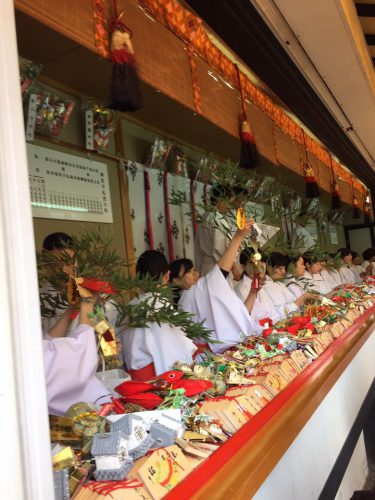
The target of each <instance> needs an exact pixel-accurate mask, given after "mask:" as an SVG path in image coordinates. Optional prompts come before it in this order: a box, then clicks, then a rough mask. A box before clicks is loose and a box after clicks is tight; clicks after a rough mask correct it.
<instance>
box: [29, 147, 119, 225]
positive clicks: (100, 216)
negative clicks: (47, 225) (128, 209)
mask: <svg viewBox="0 0 375 500" xmlns="http://www.w3.org/2000/svg"><path fill="white" fill-rule="evenodd" d="M27 156H28V165H29V183H30V197H31V205H32V211H33V217H41V218H45V219H71V220H76V221H88V222H104V223H112V222H113V217H112V204H111V193H110V188H109V181H108V172H107V165H106V164H105V163H101V162H98V161H93V160H89V159H87V158H81V157H80V156H75V155H71V154H67V153H62V152H60V151H55V150H52V149H48V148H44V147H41V146H35V145H34V144H28V145H27Z"/></svg>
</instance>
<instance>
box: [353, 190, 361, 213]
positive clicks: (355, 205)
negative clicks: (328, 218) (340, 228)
mask: <svg viewBox="0 0 375 500" xmlns="http://www.w3.org/2000/svg"><path fill="white" fill-rule="evenodd" d="M352 217H353V219H359V218H360V217H361V210H360V208H359V203H358V199H357V197H356V196H355V195H354V194H353V213H352Z"/></svg>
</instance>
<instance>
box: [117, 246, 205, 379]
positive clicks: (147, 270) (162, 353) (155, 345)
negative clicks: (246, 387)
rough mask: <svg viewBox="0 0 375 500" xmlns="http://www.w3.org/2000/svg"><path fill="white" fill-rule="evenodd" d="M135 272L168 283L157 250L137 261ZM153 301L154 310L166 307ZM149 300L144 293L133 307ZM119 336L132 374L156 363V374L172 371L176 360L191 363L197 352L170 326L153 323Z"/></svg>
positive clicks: (166, 273) (178, 329)
mask: <svg viewBox="0 0 375 500" xmlns="http://www.w3.org/2000/svg"><path fill="white" fill-rule="evenodd" d="M136 270H137V274H138V275H139V276H140V278H145V277H147V276H148V277H151V279H153V280H155V281H159V280H161V284H164V285H165V284H167V283H168V281H169V269H168V262H167V260H166V258H165V257H164V255H163V254H162V253H161V252H158V251H157V250H147V251H146V252H143V254H142V255H141V256H140V257H139V259H138V261H137V266H136ZM154 298H155V297H153V298H152V301H153V307H156V308H160V307H163V304H162V302H161V301H158V300H156V301H155V303H154ZM150 299H151V294H141V295H140V296H139V297H138V298H136V299H134V300H133V301H132V302H131V304H134V305H136V304H137V303H140V302H142V301H150ZM118 335H119V337H120V339H121V343H122V357H123V360H124V361H125V365H126V368H127V369H128V370H130V371H133V370H142V369H144V368H146V367H147V366H148V365H151V364H153V370H154V372H155V374H156V375H160V374H161V373H163V372H166V371H168V370H170V369H171V367H172V365H173V363H174V362H175V361H184V362H186V363H192V361H193V354H194V353H195V351H196V350H197V348H196V346H195V345H194V343H193V341H192V340H190V339H189V338H188V337H186V335H185V333H184V332H183V331H182V330H181V329H180V328H177V327H174V326H171V325H169V324H167V323H160V324H158V323H156V322H150V323H149V324H148V325H147V326H146V327H125V328H123V329H122V330H121V331H120V332H119V334H118ZM134 376H136V374H134ZM141 377H143V375H141ZM138 378H139V377H138Z"/></svg>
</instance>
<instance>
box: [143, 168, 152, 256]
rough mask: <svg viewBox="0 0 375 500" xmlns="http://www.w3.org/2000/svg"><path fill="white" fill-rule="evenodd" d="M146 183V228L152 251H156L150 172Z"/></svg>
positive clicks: (145, 175)
mask: <svg viewBox="0 0 375 500" xmlns="http://www.w3.org/2000/svg"><path fill="white" fill-rule="evenodd" d="M144 181H145V184H144V185H145V202H146V228H147V235H148V241H149V246H150V249H151V250H153V249H154V235H153V234H152V218H151V203H150V191H151V186H150V178H149V175H148V172H145V173H144Z"/></svg>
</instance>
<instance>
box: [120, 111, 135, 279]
mask: <svg viewBox="0 0 375 500" xmlns="http://www.w3.org/2000/svg"><path fill="white" fill-rule="evenodd" d="M115 144H116V154H117V155H118V156H120V157H121V158H125V146H124V139H123V135H122V120H119V123H118V125H117V128H116V131H115ZM124 165H125V162H124V161H121V160H120V161H118V169H117V170H118V179H119V186H120V199H121V211H122V224H123V230H124V240H125V249H126V258H127V260H128V262H129V263H130V266H129V274H130V276H135V251H134V239H133V229H132V222H131V214H130V200H129V189H128V183H127V178H126V175H125V171H124V168H123V167H124Z"/></svg>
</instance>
